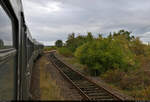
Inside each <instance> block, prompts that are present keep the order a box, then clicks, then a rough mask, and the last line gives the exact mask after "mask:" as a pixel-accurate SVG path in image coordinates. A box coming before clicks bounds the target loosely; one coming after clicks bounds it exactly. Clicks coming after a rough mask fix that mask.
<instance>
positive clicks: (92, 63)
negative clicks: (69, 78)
mask: <svg viewBox="0 0 150 102" xmlns="http://www.w3.org/2000/svg"><path fill="white" fill-rule="evenodd" d="M75 56H76V57H77V58H78V59H79V61H80V63H81V64H84V65H87V66H88V68H89V70H90V71H91V74H94V75H99V74H100V73H104V72H106V71H107V70H109V69H114V68H119V69H121V70H123V71H128V70H130V69H133V68H135V67H137V66H136V65H137V61H136V60H135V54H133V53H132V52H131V51H130V49H129V46H128V41H127V40H126V39H125V38H124V37H121V36H120V38H114V39H110V38H104V39H101V40H95V41H92V42H88V43H85V44H84V45H82V46H81V47H79V48H78V49H77V50H76V52H75Z"/></svg>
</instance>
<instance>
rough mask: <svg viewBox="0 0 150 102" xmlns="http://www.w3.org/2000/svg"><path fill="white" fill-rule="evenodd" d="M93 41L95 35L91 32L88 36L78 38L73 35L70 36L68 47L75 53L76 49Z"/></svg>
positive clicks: (67, 42)
mask: <svg viewBox="0 0 150 102" xmlns="http://www.w3.org/2000/svg"><path fill="white" fill-rule="evenodd" d="M92 40H93V35H92V33H91V32H88V34H87V35H86V36H82V35H79V36H77V37H75V34H74V33H72V34H70V35H69V36H68V39H67V41H66V47H67V48H68V49H69V50H70V51H72V52H75V51H76V48H78V47H79V46H81V45H83V44H84V43H86V42H89V41H92Z"/></svg>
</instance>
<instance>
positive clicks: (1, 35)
mask: <svg viewBox="0 0 150 102" xmlns="http://www.w3.org/2000/svg"><path fill="white" fill-rule="evenodd" d="M12 46H13V36H12V22H11V19H10V18H9V16H8V15H7V13H6V12H5V11H4V9H3V8H2V6H1V5H0V50H1V49H6V48H10V47H12Z"/></svg>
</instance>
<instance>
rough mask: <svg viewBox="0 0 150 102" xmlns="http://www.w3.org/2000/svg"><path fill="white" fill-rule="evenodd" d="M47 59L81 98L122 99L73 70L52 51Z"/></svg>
mask: <svg viewBox="0 0 150 102" xmlns="http://www.w3.org/2000/svg"><path fill="white" fill-rule="evenodd" d="M49 59H50V61H51V62H52V64H53V65H54V66H55V67H56V68H57V69H58V70H59V71H60V72H61V74H62V75H63V76H64V77H65V78H66V79H67V80H68V81H69V82H70V83H71V84H72V85H73V86H74V87H75V88H76V89H77V90H78V92H79V94H80V95H81V96H82V97H83V100H110V101H111V100H120V101H121V100H122V101H123V99H121V98H120V97H118V96H116V95H114V94H113V93H111V92H110V91H108V90H106V89H105V88H103V87H101V86H99V85H98V84H96V83H95V82H93V81H92V80H90V79H88V78H87V77H85V76H84V75H82V74H81V73H79V72H77V71H75V70H73V69H72V68H70V67H69V66H67V65H66V64H64V63H63V62H62V61H60V60H59V59H57V58H56V56H55V54H54V52H50V54H49Z"/></svg>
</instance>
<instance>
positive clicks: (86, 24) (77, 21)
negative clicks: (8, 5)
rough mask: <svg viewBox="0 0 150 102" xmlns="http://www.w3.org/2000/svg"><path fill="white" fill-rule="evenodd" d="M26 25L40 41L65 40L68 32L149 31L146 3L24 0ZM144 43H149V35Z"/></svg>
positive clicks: (139, 0) (135, 0) (137, 0)
mask: <svg viewBox="0 0 150 102" xmlns="http://www.w3.org/2000/svg"><path fill="white" fill-rule="evenodd" d="M23 4H24V11H25V17H26V21H27V24H28V25H29V28H30V30H31V32H32V35H33V37H35V38H36V39H38V40H39V41H41V42H46V43H47V42H54V41H55V40H57V39H62V40H66V38H67V34H68V33H71V32H76V33H81V34H85V33H86V32H87V31H91V32H94V34H95V35H96V34H97V33H99V32H101V33H104V34H106V33H109V32H112V31H116V30H119V29H126V30H129V31H132V32H133V34H134V35H135V36H141V35H142V34H144V33H146V32H149V31H150V19H149V18H150V14H149V12H150V6H149V4H150V1H149V0H24V1H23ZM141 39H142V40H143V41H150V36H147V38H146V39H145V38H144V37H142V36H141Z"/></svg>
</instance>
